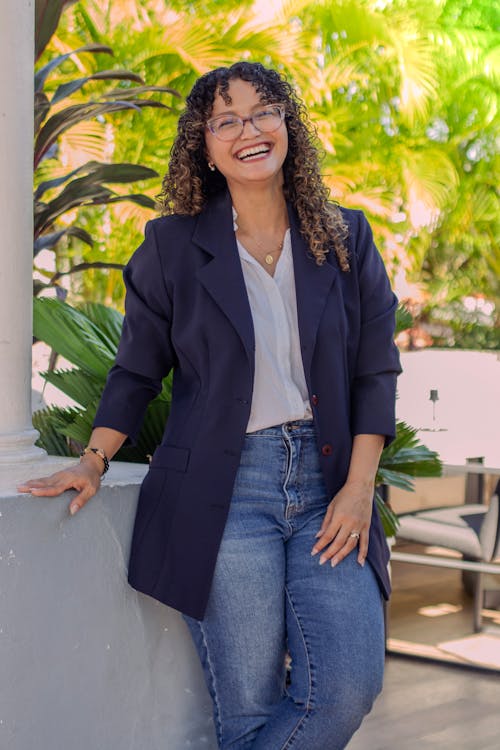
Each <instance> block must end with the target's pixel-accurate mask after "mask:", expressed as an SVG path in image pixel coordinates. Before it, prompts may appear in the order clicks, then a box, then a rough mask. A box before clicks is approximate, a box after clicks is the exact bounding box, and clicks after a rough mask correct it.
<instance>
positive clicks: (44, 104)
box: [35, 91, 50, 134]
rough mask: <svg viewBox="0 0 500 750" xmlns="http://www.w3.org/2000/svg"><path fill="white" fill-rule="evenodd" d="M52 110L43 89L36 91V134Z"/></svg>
mask: <svg viewBox="0 0 500 750" xmlns="http://www.w3.org/2000/svg"><path fill="white" fill-rule="evenodd" d="M49 111H50V104H49V100H48V99H47V97H46V95H45V94H44V93H43V91H37V92H35V134H36V133H38V131H39V129H40V125H41V124H42V122H43V121H44V120H45V118H46V117H47V115H48V113H49Z"/></svg>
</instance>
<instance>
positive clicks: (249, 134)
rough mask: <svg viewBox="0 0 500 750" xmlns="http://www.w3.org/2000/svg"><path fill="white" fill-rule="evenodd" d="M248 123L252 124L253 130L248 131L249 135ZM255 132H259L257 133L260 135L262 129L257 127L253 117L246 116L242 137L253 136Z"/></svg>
mask: <svg viewBox="0 0 500 750" xmlns="http://www.w3.org/2000/svg"><path fill="white" fill-rule="evenodd" d="M247 123H250V125H251V131H250V133H248V135H247V128H246V126H247ZM252 131H253V132H252ZM255 133H257V135H258V134H259V133H260V130H259V129H258V128H256V127H255V125H254V124H253V122H252V118H251V117H245V118H244V119H243V129H242V131H241V135H240V138H253V137H254V135H255Z"/></svg>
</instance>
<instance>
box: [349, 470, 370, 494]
mask: <svg viewBox="0 0 500 750" xmlns="http://www.w3.org/2000/svg"><path fill="white" fill-rule="evenodd" d="M345 485H346V487H350V488H352V489H354V488H356V489H358V490H360V491H362V492H370V493H373V492H374V490H375V476H373V475H372V474H370V475H369V476H348V477H347V480H346V483H345Z"/></svg>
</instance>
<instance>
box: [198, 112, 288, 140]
mask: <svg viewBox="0 0 500 750" xmlns="http://www.w3.org/2000/svg"><path fill="white" fill-rule="evenodd" d="M284 119H285V105H284V104H266V105H265V106H263V107H261V108H260V109H256V110H255V112H254V113H253V114H251V115H250V117H238V115H219V117H213V118H212V119H211V120H208V121H207V128H208V129H209V130H210V132H211V133H212V135H215V137H216V138H217V139H218V140H219V141H235V140H236V139H237V138H239V137H240V135H241V134H242V133H243V128H244V127H245V123H247V122H251V123H252V125H253V126H254V128H255V129H256V130H258V131H259V132H260V133H272V132H274V131H275V130H278V128H279V126H280V125H281V123H282V122H283V120H284Z"/></svg>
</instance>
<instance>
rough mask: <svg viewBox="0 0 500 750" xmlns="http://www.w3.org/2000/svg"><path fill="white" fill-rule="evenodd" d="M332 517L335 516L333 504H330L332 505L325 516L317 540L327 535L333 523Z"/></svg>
mask: <svg viewBox="0 0 500 750" xmlns="http://www.w3.org/2000/svg"><path fill="white" fill-rule="evenodd" d="M332 516H333V504H332V503H330V505H329V506H328V508H327V509H326V513H325V515H324V516H323V522H322V524H321V526H320V530H319V531H318V533H317V534H316V539H319V537H320V536H322V535H323V534H324V533H325V531H326V529H327V528H328V526H329V525H330V523H331V520H332Z"/></svg>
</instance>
